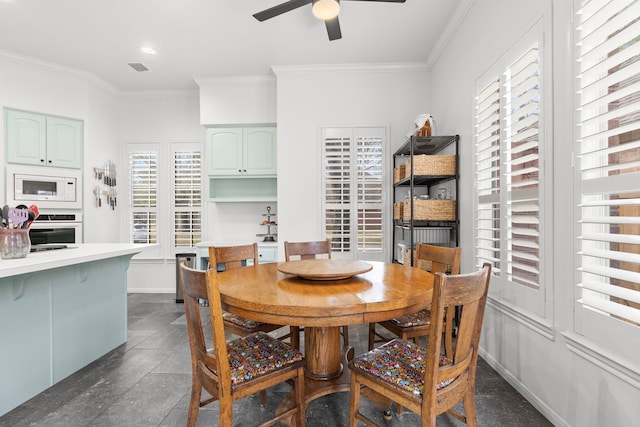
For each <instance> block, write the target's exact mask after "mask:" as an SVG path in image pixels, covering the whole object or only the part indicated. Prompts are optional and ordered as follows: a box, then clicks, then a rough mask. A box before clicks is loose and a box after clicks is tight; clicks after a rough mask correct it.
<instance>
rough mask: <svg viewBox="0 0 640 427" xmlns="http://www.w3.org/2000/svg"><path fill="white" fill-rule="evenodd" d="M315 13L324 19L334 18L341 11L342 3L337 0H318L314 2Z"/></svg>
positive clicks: (317, 16)
mask: <svg viewBox="0 0 640 427" xmlns="http://www.w3.org/2000/svg"><path fill="white" fill-rule="evenodd" d="M312 10H313V15H314V16H315V17H316V18H318V19H322V20H324V21H326V20H328V19H333V18H335V17H336V16H338V13H340V3H338V2H337V1H336V0H317V1H315V2H313V8H312Z"/></svg>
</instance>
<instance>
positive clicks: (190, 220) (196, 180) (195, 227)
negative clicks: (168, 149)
mask: <svg viewBox="0 0 640 427" xmlns="http://www.w3.org/2000/svg"><path fill="white" fill-rule="evenodd" d="M174 147H178V149H177V150H172V151H173V156H172V159H173V162H172V163H173V168H172V169H173V206H172V208H173V213H174V215H173V219H174V221H173V222H174V224H173V229H174V233H173V235H174V239H173V242H174V243H173V246H174V248H176V249H177V248H191V247H193V246H194V245H195V244H196V243H199V242H200V241H201V240H202V152H201V150H198V149H192V150H189V149H187V147H185V144H174Z"/></svg>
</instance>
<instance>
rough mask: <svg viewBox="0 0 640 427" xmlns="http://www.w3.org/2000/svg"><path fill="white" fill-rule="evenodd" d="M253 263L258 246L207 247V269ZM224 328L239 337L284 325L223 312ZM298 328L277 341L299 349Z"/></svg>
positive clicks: (269, 330)
mask: <svg viewBox="0 0 640 427" xmlns="http://www.w3.org/2000/svg"><path fill="white" fill-rule="evenodd" d="M250 261H251V262H252V263H253V265H254V266H256V265H258V244H257V243H253V244H248V245H236V246H209V268H212V269H215V270H216V271H218V272H219V271H225V270H230V269H232V268H240V267H246V266H247V265H249V264H251V262H250ZM222 318H223V319H224V325H225V326H224V327H225V330H226V331H227V332H231V333H233V334H236V335H239V336H246V335H249V334H253V333H255V332H259V331H262V332H271V331H275V330H276V329H280V328H282V327H284V326H286V325H273V324H271V323H262V322H257V321H255V320H250V319H245V318H244V317H241V316H236V315H235V314H231V313H229V312H226V311H223V313H222ZM299 329H300V328H299V327H298V326H290V327H289V333H288V334H286V335H283V336H281V337H280V338H279V339H280V340H284V339H287V338H288V339H289V343H290V344H291V346H292V347H293V348H295V349H300V332H299Z"/></svg>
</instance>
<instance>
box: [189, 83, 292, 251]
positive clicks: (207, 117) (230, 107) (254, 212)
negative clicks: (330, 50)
mask: <svg viewBox="0 0 640 427" xmlns="http://www.w3.org/2000/svg"><path fill="white" fill-rule="evenodd" d="M196 81H197V83H198V85H199V86H200V123H201V124H202V125H203V126H212V125H213V126H220V125H223V126H225V125H230V126H242V125H253V124H274V123H276V80H275V77H274V76H273V75H265V76H239V77H226V78H225V77H222V78H220V77H218V78H198V79H196ZM278 145H279V143H278ZM207 184H208V183H207ZM205 190H208V186H206V187H205ZM267 206H270V207H271V212H274V213H276V214H277V217H276V218H275V220H276V221H279V220H280V216H279V212H278V203H276V202H271V203H266V202H265V203H212V202H211V203H207V213H206V214H207V216H206V223H207V228H206V230H205V234H204V236H203V241H205V242H212V243H216V244H224V243H229V244H230V243H235V244H243V243H251V242H256V241H259V240H260V239H261V238H260V237H257V236H256V234H260V233H264V232H265V230H264V227H261V226H260V221H262V219H263V218H262V214H263V213H266V212H267ZM277 231H278V230H277V229H275V230H274V232H277Z"/></svg>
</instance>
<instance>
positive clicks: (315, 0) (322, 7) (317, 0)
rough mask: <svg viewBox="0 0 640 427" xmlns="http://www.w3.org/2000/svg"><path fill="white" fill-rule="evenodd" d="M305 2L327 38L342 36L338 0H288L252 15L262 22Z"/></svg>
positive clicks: (386, 0)
mask: <svg viewBox="0 0 640 427" xmlns="http://www.w3.org/2000/svg"><path fill="white" fill-rule="evenodd" d="M343 1H374V2H380V3H404V2H405V1H406V0H343ZM307 4H312V5H313V6H312V11H313V15H314V16H315V17H316V18H318V19H322V20H323V21H324V22H325V25H326V27H327V34H328V35H329V40H337V39H341V38H342V31H340V22H339V21H338V13H339V12H340V0H289V1H286V2H284V3H281V4H279V5H277V6H273V7H270V8H269V9H265V10H263V11H262V12H258V13H256V14H254V15H253V17H254V18H256V19H257V20H258V21H260V22H262V21H265V20H267V19H270V18H273V17H276V16H278V15H282V14H283V13H286V12H290V11H292V10H294V9H297V8H299V7H302V6H304V5H307Z"/></svg>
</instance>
